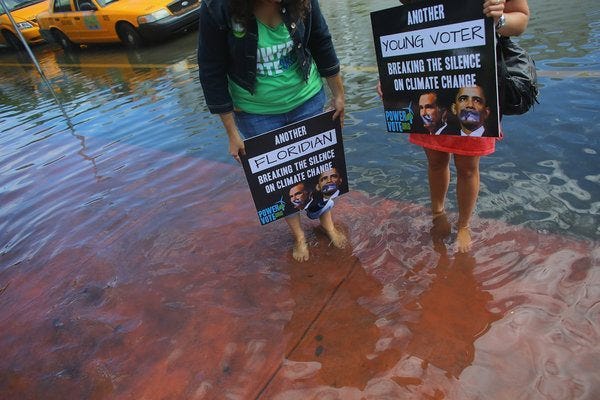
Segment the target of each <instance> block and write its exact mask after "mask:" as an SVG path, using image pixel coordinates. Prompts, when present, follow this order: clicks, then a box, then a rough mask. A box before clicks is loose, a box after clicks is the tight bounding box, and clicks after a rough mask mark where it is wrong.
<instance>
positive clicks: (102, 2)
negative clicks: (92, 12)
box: [96, 0, 117, 7]
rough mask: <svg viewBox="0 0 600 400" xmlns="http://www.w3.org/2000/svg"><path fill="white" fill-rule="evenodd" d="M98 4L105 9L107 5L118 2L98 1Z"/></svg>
mask: <svg viewBox="0 0 600 400" xmlns="http://www.w3.org/2000/svg"><path fill="white" fill-rule="evenodd" d="M96 1H97V2H98V4H100V7H105V6H106V5H107V4H110V3H114V2H116V1H117V0H96Z"/></svg>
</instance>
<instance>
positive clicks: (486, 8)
mask: <svg viewBox="0 0 600 400" xmlns="http://www.w3.org/2000/svg"><path fill="white" fill-rule="evenodd" d="M504 3H505V0H486V1H485V2H484V3H483V13H484V14H485V16H486V17H492V18H494V23H496V22H498V18H500V17H501V16H502V14H504Z"/></svg>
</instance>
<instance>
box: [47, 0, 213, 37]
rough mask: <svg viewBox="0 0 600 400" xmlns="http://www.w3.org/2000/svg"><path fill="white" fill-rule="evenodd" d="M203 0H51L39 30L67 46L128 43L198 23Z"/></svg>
mask: <svg viewBox="0 0 600 400" xmlns="http://www.w3.org/2000/svg"><path fill="white" fill-rule="evenodd" d="M200 1H201V0H50V4H49V7H48V10H47V11H45V12H42V13H40V14H38V16H37V20H38V23H39V25H40V32H41V34H42V36H43V37H44V38H46V40H48V41H54V42H58V43H59V44H60V45H61V46H62V47H63V48H65V49H72V48H76V47H79V44H87V43H110V42H119V41H121V42H122V43H123V44H125V45H126V46H128V47H138V46H140V45H142V44H144V43H147V42H151V41H156V40H159V39H163V38H165V37H167V36H170V35H172V34H175V33H177V32H181V31H185V30H188V29H190V28H194V27H196V25H197V24H198V18H199V13H200Z"/></svg>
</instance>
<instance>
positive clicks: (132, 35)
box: [117, 22, 144, 48]
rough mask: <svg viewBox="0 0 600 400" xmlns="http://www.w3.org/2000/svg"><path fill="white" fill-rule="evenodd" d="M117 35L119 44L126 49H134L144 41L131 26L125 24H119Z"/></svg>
mask: <svg viewBox="0 0 600 400" xmlns="http://www.w3.org/2000/svg"><path fill="white" fill-rule="evenodd" d="M117 34H118V35H119V39H121V42H123V44H124V45H125V46H127V47H131V48H136V47H140V46H141V45H142V44H144V40H143V39H142V37H141V36H140V34H139V33H138V31H137V30H136V29H135V28H134V27H133V26H132V25H131V24H128V23H125V22H123V23H121V24H119V26H117Z"/></svg>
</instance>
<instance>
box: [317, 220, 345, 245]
mask: <svg viewBox="0 0 600 400" xmlns="http://www.w3.org/2000/svg"><path fill="white" fill-rule="evenodd" d="M319 220H320V221H321V226H322V227H323V229H325V233H326V234H327V236H329V240H331V243H332V244H333V245H334V246H335V247H337V248H338V249H343V248H344V247H346V244H347V243H348V239H347V238H346V235H344V234H343V233H342V232H340V231H339V230H337V229H336V227H335V225H333V218H332V217H331V211H326V212H325V213H323V215H321V216H320V217H319Z"/></svg>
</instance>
